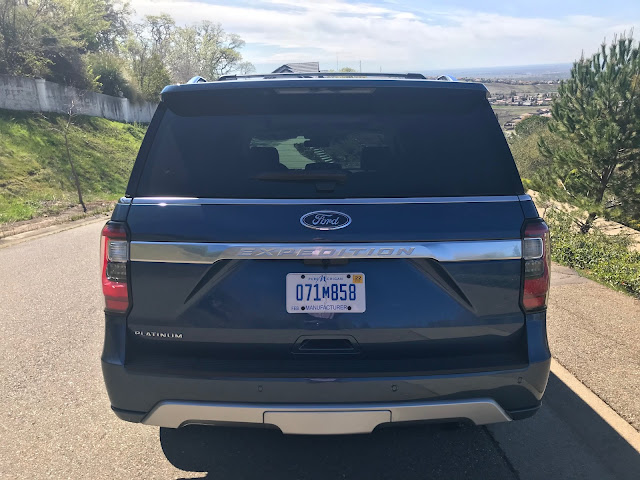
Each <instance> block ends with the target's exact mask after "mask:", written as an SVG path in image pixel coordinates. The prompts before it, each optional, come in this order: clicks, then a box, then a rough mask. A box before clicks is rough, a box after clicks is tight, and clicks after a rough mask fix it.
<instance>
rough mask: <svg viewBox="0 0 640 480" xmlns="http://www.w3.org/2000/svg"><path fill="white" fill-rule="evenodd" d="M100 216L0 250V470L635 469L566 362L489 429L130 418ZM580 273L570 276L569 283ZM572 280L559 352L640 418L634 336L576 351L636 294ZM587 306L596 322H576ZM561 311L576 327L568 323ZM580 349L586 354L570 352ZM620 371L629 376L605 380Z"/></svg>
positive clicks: (19, 473)
mask: <svg viewBox="0 0 640 480" xmlns="http://www.w3.org/2000/svg"><path fill="white" fill-rule="evenodd" d="M101 226H102V223H94V224H89V225H85V226H81V227H78V228H74V229H71V230H67V231H63V232H61V233H57V234H55V235H49V236H45V237H41V238H35V239H32V240H29V241H26V242H23V243H19V244H16V245H11V246H9V247H6V248H0V286H1V288H0V335H1V338H2V347H0V478H11V479H13V478H29V479H40V478H56V479H57V478H72V479H82V478H91V479H103V478H104V479H129V478H153V479H182V478H203V477H207V478H215V479H248V478H260V479H268V478H273V479H278V480H286V479H323V480H326V479H333V478H336V479H344V478H349V479H376V478H398V479H402V480H411V479H427V478H445V479H456V478H479V479H503V478H504V479H523V480H528V479H554V478H562V479H567V478H576V479H577V478H580V479H592V478H593V479H599V480H602V479H626V478H628V479H631V478H633V479H637V478H638V472H640V454H639V453H638V450H637V449H636V448H637V445H638V444H637V443H636V444H635V445H636V448H634V447H632V445H631V444H630V442H629V441H628V440H626V439H625V438H624V437H623V436H621V434H620V433H619V431H620V430H617V429H615V428H613V427H612V424H613V423H612V422H611V418H610V417H611V415H610V412H609V414H608V415H609V419H608V420H607V415H605V413H606V412H604V411H603V410H602V409H600V410H598V409H597V408H595V407H594V406H593V402H591V403H589V402H587V401H585V399H584V395H583V396H580V395H579V391H578V390H579V389H576V388H575V387H573V388H572V387H571V385H570V383H571V382H568V381H566V375H568V374H566V375H565V376H563V378H565V380H563V379H562V378H560V376H561V375H560V373H558V376H556V375H555V374H552V376H551V379H550V382H549V387H548V390H547V394H546V397H545V404H544V405H543V408H542V409H541V411H540V412H539V413H538V414H537V415H536V416H535V417H533V418H531V419H528V420H524V421H521V422H514V423H510V424H500V425H495V426H491V427H488V428H486V427H460V428H451V427H446V426H426V427H407V428H400V429H380V430H378V431H376V432H374V434H372V435H369V436H348V437H292V436H283V435H282V434H280V433H279V432H278V431H273V430H247V429H239V428H236V429H231V428H224V429H223V428H210V427H198V426H194V427H187V428H184V429H179V430H170V429H158V428H155V427H147V426H142V425H136V424H129V423H125V422H122V421H120V420H118V419H117V418H116V417H115V416H114V415H113V414H112V413H111V411H110V409H109V401H108V399H107V395H106V392H105V389H104V386H103V383H102V375H101V371H100V362H99V357H100V350H101V344H102V333H103V331H102V322H103V317H102V298H101V294H100V289H99V269H98V264H99V258H98V236H99V232H100V228H101ZM578 281H579V280H578ZM584 285H585V284H584V283H580V284H576V285H571V288H570V289H569V291H570V292H574V287H580V288H585V287H584ZM569 286H570V285H568V284H567V285H565V286H564V287H563V286H561V285H558V286H554V287H553V289H552V297H551V298H552V307H551V308H552V309H551V312H552V313H553V315H554V317H557V319H556V318H550V331H551V332H552V350H554V349H555V348H556V345H557V350H558V352H559V355H558V358H559V359H560V360H561V361H562V362H564V363H565V364H566V365H567V366H568V368H569V369H570V370H573V371H574V373H575V372H576V371H580V372H582V371H585V372H586V377H585V380H584V381H585V383H587V384H589V385H590V387H591V388H592V390H594V391H596V392H597V391H598V390H601V391H603V392H605V394H604V395H601V396H603V398H605V397H607V398H609V397H610V398H611V404H614V406H616V408H617V409H618V411H619V412H620V413H621V414H623V415H626V416H627V417H628V418H630V419H631V420H634V421H636V420H635V419H637V416H636V413H633V409H630V410H628V411H627V410H626V408H627V402H633V395H634V394H635V395H636V396H637V393H638V389H637V386H636V385H637V384H634V383H633V381H634V374H633V371H628V370H627V369H625V366H624V365H616V363H617V362H630V363H627V365H628V366H629V368H630V369H631V368H635V365H637V364H634V363H633V360H634V359H633V358H631V357H629V356H625V354H622V353H620V352H618V351H617V350H623V349H626V348H628V347H629V346H631V347H632V348H633V347H634V345H633V342H630V341H628V342H627V341H625V342H626V343H625V344H624V345H622V344H620V343H616V342H618V341H617V340H611V339H609V340H607V341H602V340H601V341H600V342H597V341H595V340H593V341H592V340H589V341H588V342H587V343H588V351H586V353H584V356H583V354H582V351H581V350H580V349H581V348H583V344H582V342H581V341H580V338H582V337H580V335H582V332H583V331H585V330H586V331H588V332H589V335H591V334H593V335H594V336H597V335H600V336H605V337H606V336H607V335H609V336H613V335H614V334H615V332H618V331H620V329H623V331H626V332H627V334H629V335H635V333H636V331H632V330H624V328H626V327H625V325H624V319H625V318H626V317H624V315H623V313H620V315H619V316H620V318H619V319H613V314H616V312H615V311H620V312H621V311H622V310H623V309H625V308H627V307H629V308H631V309H633V307H634V305H635V304H633V303H631V304H629V305H627V304H626V303H625V302H626V298H627V297H624V296H620V295H621V294H617V293H616V294H615V295H614V296H613V297H612V298H608V292H609V291H608V290H607V291H606V292H604V293H603V295H602V299H593V298H582V300H581V301H580V297H579V296H577V297H576V298H575V306H574V304H572V303H571V304H566V305H565V304H564V303H563V301H562V298H564V297H562V295H564V294H562V293H561V292H562V290H563V289H565V288H566V287H569ZM587 293H588V292H587ZM611 293H615V292H611ZM584 294H585V292H583V293H582V294H581V295H584ZM571 295H573V293H571ZM575 295H580V294H578V293H576V294H575ZM581 302H582V303H583V304H585V305H586V304H592V305H593V308H592V309H591V310H590V309H589V308H591V307H586V306H584V305H580V304H581ZM599 302H605V304H604V305H602V304H600V303H599ZM596 308H597V309H599V310H596ZM603 308H604V309H606V310H607V311H612V316H611V320H610V322H609V323H606V324H605V323H599V319H600V318H601V317H602V316H603V315H602V314H601V313H599V312H602V309H603ZM562 309H565V310H567V311H565V310H562ZM571 315H574V316H576V318H573V317H571ZM585 315H586V316H587V318H588V319H589V323H586V324H585V323H580V318H579V317H581V316H585ZM608 317H609V316H608ZM616 318H618V317H616ZM559 320H562V322H563V323H564V322H567V323H568V325H567V326H564V325H558V321H559ZM635 323H636V324H638V322H637V319H636V321H635ZM584 325H588V327H586V328H585V327H584ZM600 325H602V329H603V330H604V331H600ZM616 325H617V326H616ZM563 330H564V331H566V332H568V336H569V339H568V340H565V339H563V335H562V332H563ZM587 338H591V337H587ZM594 338H595V337H594ZM598 338H600V337H598ZM636 339H637V337H636ZM603 342H604V343H603ZM629 343H631V345H629ZM636 344H637V342H636ZM602 345H606V351H605V352H600V348H601V346H602ZM636 346H637V345H636ZM575 349H577V350H580V351H581V353H580V355H578V356H575V355H573V354H572V351H573V350H575ZM636 352H637V350H636ZM611 355H613V356H614V358H613V359H611V363H606V362H605V365H604V366H603V368H604V369H605V370H607V369H613V370H611V371H608V370H607V371H605V372H604V373H602V372H600V373H598V368H597V367H598V365H599V364H600V363H599V362H600V361H601V360H602V359H606V358H605V357H607V358H608V357H609V356H611ZM574 358H578V360H575V361H574V360H572V359H574ZM589 358H592V361H591V362H590V361H589ZM637 358H638V357H637V356H636V357H635V359H636V360H637ZM572 362H574V363H572ZM635 375H636V377H637V375H638V370H637V368H636V370H635ZM613 376H617V377H618V379H620V380H621V381H620V382H617V381H616V379H615V378H608V377H613ZM603 377H604V379H603ZM605 380H606V381H605ZM636 380H637V378H636ZM620 384H623V385H620ZM582 388H584V387H582ZM626 388H628V389H629V390H628V391H626V390H625V389H626ZM577 392H578V393H577ZM616 392H622V393H620V394H619V395H617V394H616ZM617 397H619V398H618V399H619V402H618V403H617V404H616V402H615V401H614V400H615V399H616V398H617ZM635 403H638V402H635ZM594 408H595V409H594ZM605 410H606V408H605ZM603 415H604V417H603ZM634 433H635V431H634ZM628 438H630V437H628ZM633 442H634V441H631V443H633Z"/></svg>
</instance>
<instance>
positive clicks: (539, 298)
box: [522, 220, 551, 311]
mask: <svg viewBox="0 0 640 480" xmlns="http://www.w3.org/2000/svg"><path fill="white" fill-rule="evenodd" d="M522 258H523V262H524V271H523V276H524V282H523V287H522V307H523V308H524V309H525V311H532V310H540V309H543V308H545V307H546V306H547V297H548V296H549V278H550V277H549V273H550V267H551V256H550V249H549V227H547V224H546V223H544V222H543V221H542V220H536V221H534V222H530V223H527V224H526V225H525V229H524V234H523V238H522Z"/></svg>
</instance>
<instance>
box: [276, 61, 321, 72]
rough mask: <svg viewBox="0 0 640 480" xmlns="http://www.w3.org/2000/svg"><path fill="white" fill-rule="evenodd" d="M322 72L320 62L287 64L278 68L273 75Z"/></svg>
mask: <svg viewBox="0 0 640 480" xmlns="http://www.w3.org/2000/svg"><path fill="white" fill-rule="evenodd" d="M318 72H320V63H319V62H304V63H285V64H284V65H282V66H280V67H278V68H276V69H275V70H274V71H273V72H272V73H318Z"/></svg>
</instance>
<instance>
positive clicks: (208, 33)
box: [167, 21, 254, 83]
mask: <svg viewBox="0 0 640 480" xmlns="http://www.w3.org/2000/svg"><path fill="white" fill-rule="evenodd" d="M243 46H244V40H242V39H241V38H240V37H239V36H238V35H235V34H230V33H227V32H225V31H224V29H223V28H222V26H221V25H220V24H218V23H211V22H208V21H203V22H200V23H197V24H195V25H191V26H188V27H181V28H177V29H175V31H174V32H173V34H172V37H171V46H170V49H169V54H168V57H167V64H168V67H169V71H170V72H171V77H172V79H173V81H174V82H178V83H184V82H186V81H187V80H189V79H190V78H191V77H194V76H196V75H201V76H203V77H205V78H206V79H207V80H215V79H217V78H218V77H220V76H221V75H226V74H228V73H231V72H238V73H243V74H246V73H251V72H252V71H253V70H254V69H253V65H251V64H250V63H248V62H243V61H242V55H241V54H240V49H241V48H242V47H243Z"/></svg>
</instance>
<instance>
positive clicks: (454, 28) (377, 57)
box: [131, 0, 640, 72]
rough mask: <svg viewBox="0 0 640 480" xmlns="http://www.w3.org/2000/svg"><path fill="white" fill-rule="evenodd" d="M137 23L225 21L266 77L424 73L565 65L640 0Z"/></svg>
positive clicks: (274, 10)
mask: <svg viewBox="0 0 640 480" xmlns="http://www.w3.org/2000/svg"><path fill="white" fill-rule="evenodd" d="M131 3H132V6H133V8H134V9H135V10H136V14H137V15H138V16H144V15H148V14H158V13H161V12H163V13H169V14H171V15H172V16H173V17H174V18H175V19H176V21H177V22H178V23H179V24H190V23H194V22H198V21H201V20H210V21H213V22H219V23H221V24H222V26H223V27H224V28H225V30H227V31H229V32H233V33H237V34H239V35H240V36H241V37H242V38H243V39H244V40H245V41H246V42H247V43H246V46H245V48H244V49H243V51H242V54H243V56H244V57H245V59H246V60H248V61H250V62H252V63H253V64H254V65H255V66H256V69H257V70H258V71H259V72H268V71H272V70H273V69H274V68H275V67H277V66H279V65H281V64H283V63H287V62H302V61H319V62H320V64H321V65H320V66H321V68H322V69H330V68H334V69H335V68H336V64H337V65H338V67H344V66H350V67H353V68H356V69H357V68H359V66H360V62H362V70H363V71H379V70H380V69H382V70H383V71H420V70H434V69H443V70H446V69H447V68H449V69H454V68H473V67H490V66H501V65H532V64H541V63H566V62H571V61H573V60H575V59H576V58H577V57H579V56H580V54H581V52H582V51H584V52H585V53H586V54H590V53H592V52H593V51H595V50H596V49H597V48H598V45H599V44H600V43H601V42H602V40H603V39H605V38H606V39H609V40H610V39H611V38H613V35H614V34H615V33H620V32H623V31H625V30H626V31H629V30H631V29H633V28H634V27H635V32H636V37H640V1H637V0H627V1H620V0H608V1H606V2H604V1H602V0H600V1H595V0H583V1H574V0H568V1H567V0H555V1H551V0H535V1H528V2H524V1H501V0H489V1H472V0H451V1H438V2H427V1H418V0H408V1H401V0H378V1H374V0H371V1H348V0H322V1H303V0H256V1H246V0H237V1H230V0H132V2H131Z"/></svg>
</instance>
